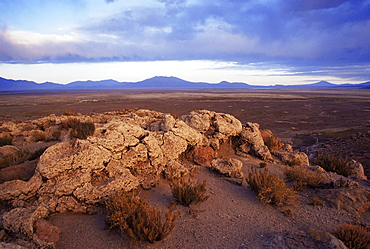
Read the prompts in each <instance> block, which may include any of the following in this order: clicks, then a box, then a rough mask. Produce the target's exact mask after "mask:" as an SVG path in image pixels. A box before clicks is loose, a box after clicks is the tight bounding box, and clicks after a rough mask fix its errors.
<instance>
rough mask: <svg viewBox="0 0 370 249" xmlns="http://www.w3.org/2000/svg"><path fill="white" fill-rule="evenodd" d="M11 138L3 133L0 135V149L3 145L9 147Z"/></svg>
mask: <svg viewBox="0 0 370 249" xmlns="http://www.w3.org/2000/svg"><path fill="white" fill-rule="evenodd" d="M12 141H13V137H12V136H11V135H10V134H9V133H3V134H1V135H0V147H1V146H4V145H11V144H12Z"/></svg>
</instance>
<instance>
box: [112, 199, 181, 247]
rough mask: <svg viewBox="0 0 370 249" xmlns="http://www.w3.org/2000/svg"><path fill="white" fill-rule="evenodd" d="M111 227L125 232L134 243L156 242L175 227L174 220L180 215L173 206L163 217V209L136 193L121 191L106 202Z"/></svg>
mask: <svg viewBox="0 0 370 249" xmlns="http://www.w3.org/2000/svg"><path fill="white" fill-rule="evenodd" d="M106 207H107V210H108V219H109V221H110V223H111V227H117V228H119V230H121V231H122V232H124V233H125V234H126V235H127V237H128V238H129V239H130V243H131V244H134V243H135V242H136V241H137V240H139V239H140V240H143V241H149V242H151V243H154V242H156V241H159V240H162V239H164V238H165V237H166V236H167V235H168V234H169V233H170V232H171V231H172V230H173V228H174V226H175V224H174V221H175V220H176V219H177V217H178V216H179V213H178V212H174V211H173V206H171V207H170V208H169V211H168V213H166V214H165V221H163V219H162V214H161V211H159V210H157V209H156V208H152V207H151V206H150V204H149V203H147V202H146V201H143V200H141V199H140V198H139V197H138V196H137V195H136V194H135V193H133V192H131V193H120V194H117V195H116V196H114V197H113V198H112V199H111V200H110V201H109V202H107V203H106Z"/></svg>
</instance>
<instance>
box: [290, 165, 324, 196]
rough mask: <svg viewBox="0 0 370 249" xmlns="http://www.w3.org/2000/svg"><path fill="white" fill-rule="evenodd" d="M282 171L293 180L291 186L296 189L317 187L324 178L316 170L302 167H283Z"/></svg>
mask: <svg viewBox="0 0 370 249" xmlns="http://www.w3.org/2000/svg"><path fill="white" fill-rule="evenodd" d="M284 173H285V175H286V176H287V178H288V179H289V180H290V181H293V188H294V190H297V191H299V190H303V189H305V188H307V187H312V188H317V187H319V186H320V185H321V184H322V183H323V182H324V180H325V177H324V176H322V175H320V174H319V173H318V172H316V171H312V170H309V169H305V168H302V167H285V169H284Z"/></svg>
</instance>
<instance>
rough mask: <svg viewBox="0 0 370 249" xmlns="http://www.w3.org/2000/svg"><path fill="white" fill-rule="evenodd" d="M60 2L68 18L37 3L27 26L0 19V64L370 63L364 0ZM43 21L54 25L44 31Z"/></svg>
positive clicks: (12, 7) (10, 6)
mask: <svg viewBox="0 0 370 249" xmlns="http://www.w3.org/2000/svg"><path fill="white" fill-rule="evenodd" d="M23 1H25V0H23ZM17 2H18V3H19V6H17V5H16V4H15V3H14V1H13V3H12V1H9V0H5V1H3V3H1V4H0V8H1V9H3V8H4V9H7V10H9V12H12V11H14V12H16V11H20V9H21V2H22V1H17ZM41 2H42V1H41ZM76 3H78V6H79V7H78V10H77V9H76ZM60 4H63V5H62V7H63V8H65V10H64V11H62V12H60V11H61V10H60V9H61V6H60V5H59V6H58V8H59V9H58V11H59V12H58V13H61V15H63V14H65V13H67V14H66V15H67V16H69V17H70V18H69V19H68V20H69V21H68V22H67V21H65V22H63V21H60V20H59V21H58V22H57V20H54V19H52V18H51V17H50V15H47V14H45V13H44V14H42V12H40V11H41V9H42V7H44V8H48V10H49V11H50V12H53V11H57V10H56V7H55V6H53V5H52V4H49V5H47V6H46V5H45V4H44V5H42V4H41V3H40V5H39V7H37V6H34V9H33V10H31V11H30V13H31V14H27V12H25V11H24V15H25V16H23V18H24V19H27V18H30V19H31V18H35V16H32V13H33V12H34V14H35V13H36V14H37V13H41V14H40V15H38V16H37V17H36V18H39V19H42V18H46V19H45V20H43V21H42V20H41V21H39V22H38V23H37V24H36V25H35V26H34V27H32V28H29V27H28V29H27V30H26V29H22V28H23V26H25V25H23V26H22V22H17V21H16V20H15V19H12V18H11V13H10V14H9V13H8V15H5V17H0V27H2V28H0V62H3V63H39V62H64V63H65V62H78V61H145V60H218V61H234V62H238V63H240V64H244V63H251V62H264V63H275V64H276V63H281V64H284V65H288V66H289V65H295V66H299V67H300V69H307V67H310V66H313V65H316V66H323V67H325V66H354V65H369V64H370V32H369V30H370V0H301V1H296V0H248V1H246V0H231V1H223V0H212V1H211V0H202V1H201V0H157V1H155V0H143V1H123V0H105V1H104V0H93V1H83V0H79V1H70V0H63V1H60ZM54 7H55V8H54ZM32 11H33V12H32ZM72 14H73V15H72ZM27 15H30V16H27ZM18 19H19V18H18ZM48 22H50V23H51V24H53V25H54V26H53V27H54V29H52V28H51V27H48V28H46V26H47V25H48ZM23 23H25V21H24V22H23ZM42 23H44V24H43V25H44V26H43V25H42ZM44 30H48V32H45V31H44ZM312 71H314V70H312ZM297 72H299V70H296V73H297ZM305 72H306V71H305ZM308 72H309V71H308Z"/></svg>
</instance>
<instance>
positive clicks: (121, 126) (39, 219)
mask: <svg viewBox="0 0 370 249" xmlns="http://www.w3.org/2000/svg"><path fill="white" fill-rule="evenodd" d="M76 122H92V123H94V125H95V131H94V134H92V135H91V136H89V137H87V139H78V138H72V137H71V136H70V135H69V134H70V132H71V130H72V129H73V128H72V127H73V123H76ZM0 128H1V129H2V130H4V131H6V132H8V133H10V134H11V136H12V138H13V144H14V143H17V144H26V143H28V142H31V141H36V140H37V139H38V138H40V139H54V138H55V139H56V138H57V137H59V138H60V139H61V140H63V141H62V142H59V143H56V144H54V145H51V146H50V147H49V148H48V149H46V151H45V152H44V153H43V155H42V156H41V157H40V159H39V161H38V163H37V167H36V170H35V173H34V175H33V176H32V177H31V178H30V179H29V180H28V179H25V181H22V180H11V181H5V182H4V183H3V184H1V185H0V199H1V200H4V201H7V202H8V203H9V204H10V205H12V206H13V208H14V209H12V210H10V211H9V212H7V213H5V214H4V215H3V218H4V222H3V227H4V229H5V230H6V231H9V232H10V233H11V234H16V235H17V236H18V237H20V238H24V239H25V240H27V239H28V240H31V241H33V242H34V243H35V244H36V245H37V246H38V247H52V246H53V245H54V244H55V242H56V241H57V237H58V236H57V235H58V229H56V228H54V227H53V226H52V225H50V224H47V223H46V222H45V221H44V220H43V219H44V218H46V217H47V216H48V215H49V214H50V213H54V212H66V211H71V212H82V213H92V212H94V211H96V207H97V206H98V205H97V204H98V203H103V202H105V201H106V200H108V199H109V198H111V196H113V195H114V194H115V193H117V192H118V191H122V190H124V191H130V190H133V189H136V188H138V187H139V186H142V187H143V188H150V187H153V186H154V185H155V184H157V183H158V181H159V179H160V177H161V176H162V175H163V174H164V175H165V177H166V178H168V179H175V178H180V177H183V176H185V175H187V174H189V173H190V172H191V171H192V169H193V167H194V165H193V163H195V164H200V165H204V166H211V167H212V168H214V169H215V170H217V171H218V172H220V173H221V174H223V175H226V176H228V177H232V178H239V179H240V178H241V179H242V178H243V173H242V171H241V170H242V167H243V163H242V162H241V161H239V160H237V159H227V158H228V157H232V156H234V155H235V154H234V153H235V150H234V149H235V147H238V148H237V150H238V151H239V152H241V153H243V154H248V153H252V154H254V155H256V156H258V157H260V158H261V159H263V160H271V159H272V157H271V154H270V151H269V149H268V147H267V146H266V145H265V143H264V141H263V138H262V135H261V131H260V130H259V125H258V124H256V123H247V124H246V125H245V126H242V124H241V122H240V121H239V120H238V119H236V118H235V117H234V116H232V115H229V114H224V113H216V112H212V111H207V110H200V111H192V112H191V113H190V114H189V115H184V116H182V117H181V119H177V118H175V115H170V114H163V113H160V112H155V111H150V110H122V111H116V112H109V113H105V114H92V115H81V114H74V116H66V115H63V116H61V117H57V116H55V115H52V116H50V117H47V118H43V119H39V120H35V121H30V122H27V123H20V124H15V123H13V122H3V123H2V126H1V127H0ZM44 131H45V132H44ZM54 133H55V134H54ZM45 134H46V135H45ZM17 146H18V145H17ZM1 149H2V151H3V152H2V151H1ZM17 150H18V149H17V148H16V147H12V146H8V147H7V146H3V147H1V148H0V153H1V154H2V155H3V154H6V153H13V152H15V151H17ZM281 150H282V152H280V153H281V155H280V154H279V155H280V156H281V158H282V160H288V159H285V158H289V157H293V156H295V155H297V153H296V152H293V150H292V149H291V148H288V147H286V148H284V149H281ZM277 153H279V152H277ZM217 155H219V156H222V157H223V158H226V159H215V158H217ZM289 160H291V159H289ZM358 175H360V173H358ZM239 179H238V180H239ZM48 231H52V232H51V233H48Z"/></svg>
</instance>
